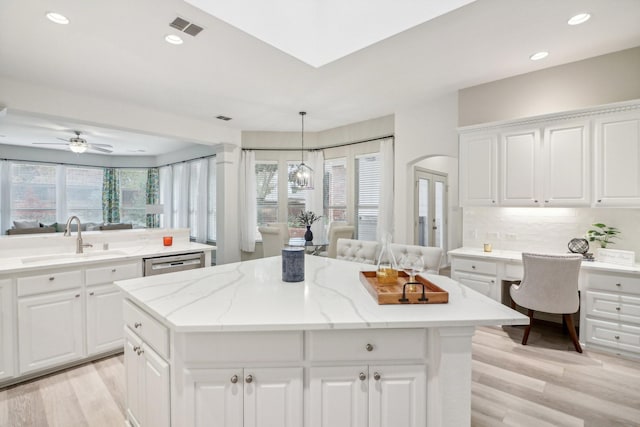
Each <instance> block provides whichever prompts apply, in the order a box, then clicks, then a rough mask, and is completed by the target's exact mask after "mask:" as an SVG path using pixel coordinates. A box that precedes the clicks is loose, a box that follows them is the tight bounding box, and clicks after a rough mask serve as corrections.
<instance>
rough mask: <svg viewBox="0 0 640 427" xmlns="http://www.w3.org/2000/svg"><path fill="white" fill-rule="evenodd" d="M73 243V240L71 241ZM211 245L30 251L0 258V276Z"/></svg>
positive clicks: (149, 243) (139, 244)
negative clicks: (80, 250)
mask: <svg viewBox="0 0 640 427" xmlns="http://www.w3.org/2000/svg"><path fill="white" fill-rule="evenodd" d="M74 240H75V239H74ZM215 249H216V247H215V246H211V245H204V244H201V243H191V242H188V241H187V242H175V241H174V244H173V245H172V246H163V245H162V244H161V243H159V242H157V241H155V242H153V241H138V242H130V243H127V244H112V245H110V249H108V250H102V249H101V248H100V247H97V248H88V249H85V251H84V253H82V254H76V253H75V252H59V253H48V254H42V253H38V252H37V251H33V252H32V254H31V255H26V256H17V257H11V256H9V257H3V258H0V274H4V273H7V274H12V273H20V272H25V271H34V272H36V271H39V270H49V269H51V268H52V267H69V266H78V265H84V264H90V263H100V262H107V261H114V260H117V261H125V260H129V259H141V258H145V257H151V256H164V255H175V254H180V253H185V252H198V251H211V250H215Z"/></svg>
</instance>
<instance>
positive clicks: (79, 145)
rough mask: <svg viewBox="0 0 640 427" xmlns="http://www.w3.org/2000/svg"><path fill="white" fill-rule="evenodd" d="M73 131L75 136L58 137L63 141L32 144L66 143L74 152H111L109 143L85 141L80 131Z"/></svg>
mask: <svg viewBox="0 0 640 427" xmlns="http://www.w3.org/2000/svg"><path fill="white" fill-rule="evenodd" d="M73 133H75V134H76V136H74V137H71V138H69V139H64V138H58V139H59V140H61V141H65V142H64V143H62V142H34V143H33V144H34V145H67V146H68V147H69V150H71V151H73V152H74V153H78V154H80V153H84V152H85V151H87V150H94V151H99V152H101V153H112V152H113V150H111V148H113V147H112V146H111V145H109V144H89V143H88V142H87V140H86V139H84V138H81V137H80V131H77V130H74V131H73Z"/></svg>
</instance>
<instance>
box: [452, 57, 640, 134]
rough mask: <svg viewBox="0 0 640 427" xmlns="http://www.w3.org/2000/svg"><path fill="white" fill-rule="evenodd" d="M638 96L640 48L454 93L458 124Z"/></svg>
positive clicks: (606, 102)
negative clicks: (456, 102) (456, 99)
mask: <svg viewBox="0 0 640 427" xmlns="http://www.w3.org/2000/svg"><path fill="white" fill-rule="evenodd" d="M638 98H640V46H639V47H635V48H632V49H627V50H623V51H620V52H614V53H610V54H607V55H602V56H597V57H595V58H590V59H585V60H583V61H578V62H573V63H570V64H565V65H560V66H557V67H552V68H547V69H544V70H540V71H535V72H532V73H528V74H522V75H519V76H514V77H510V78H507V79H503V80H498V81H495V82H491V83H486V84H482V85H478V86H473V87H469V88H466V89H462V90H460V91H459V94H458V99H459V109H458V126H468V125H473V124H479V123H487V122H495V121H501V120H509V119H516V118H521V117H529V116H536V115H541V114H548V113H556V112H561V111H568V110H574V109H579V108H586V107H591V106H594V105H602V104H609V103H612V102H619V101H628V100H631V99H638Z"/></svg>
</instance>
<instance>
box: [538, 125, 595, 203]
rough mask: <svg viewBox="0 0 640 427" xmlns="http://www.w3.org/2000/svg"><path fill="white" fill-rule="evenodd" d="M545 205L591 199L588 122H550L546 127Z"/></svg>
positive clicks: (588, 201) (586, 201) (587, 201)
mask: <svg viewBox="0 0 640 427" xmlns="http://www.w3.org/2000/svg"><path fill="white" fill-rule="evenodd" d="M543 141H544V142H543V144H544V149H543V151H544V161H543V164H544V205H545V206H585V205H589V204H590V203H591V185H590V182H591V160H590V159H591V155H590V153H591V146H590V138H589V123H588V122H582V123H574V124H564V125H558V126H549V127H546V128H545V130H544V139H543Z"/></svg>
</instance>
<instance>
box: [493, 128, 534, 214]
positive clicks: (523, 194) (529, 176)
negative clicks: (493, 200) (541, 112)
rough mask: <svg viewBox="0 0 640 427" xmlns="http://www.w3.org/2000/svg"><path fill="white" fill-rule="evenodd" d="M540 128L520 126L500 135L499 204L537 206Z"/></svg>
mask: <svg viewBox="0 0 640 427" xmlns="http://www.w3.org/2000/svg"><path fill="white" fill-rule="evenodd" d="M539 150H540V130H539V129H524V130H520V131H513V132H508V133H503V134H502V135H501V137H500V190H501V191H500V204H501V205H502V206H537V205H538V204H539V199H538V195H539V194H540V184H541V183H540V180H539V179H538V174H539V172H538V167H539V166H538V164H539V162H540V160H539V157H540V154H539Z"/></svg>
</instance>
